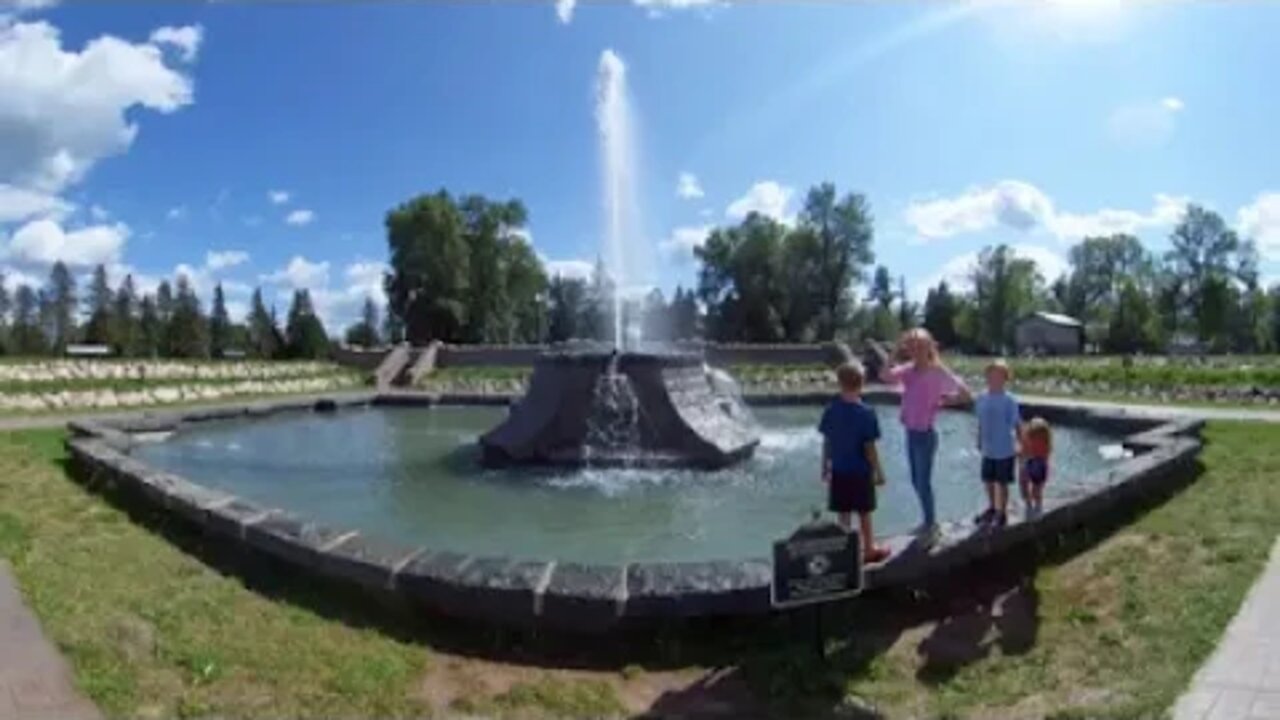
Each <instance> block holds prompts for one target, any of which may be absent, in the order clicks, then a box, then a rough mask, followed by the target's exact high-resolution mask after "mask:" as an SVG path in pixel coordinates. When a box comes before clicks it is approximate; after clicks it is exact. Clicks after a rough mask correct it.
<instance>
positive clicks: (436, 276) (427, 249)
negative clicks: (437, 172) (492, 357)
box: [294, 190, 472, 344]
mask: <svg viewBox="0 0 1280 720" xmlns="http://www.w3.org/2000/svg"><path fill="white" fill-rule="evenodd" d="M386 228H387V244H388V246H389V248H390V252H391V272H390V273H388V274H387V277H386V280H385V285H386V291H387V300H388V313H389V314H393V315H395V316H396V317H397V318H399V319H400V320H401V321H402V322H403V323H404V326H405V332H406V335H407V338H408V340H409V341H410V342H413V343H417V344H423V343H426V342H428V341H430V340H444V341H457V340H460V339H462V331H463V328H464V325H465V323H466V310H467V302H466V301H467V290H468V284H469V282H470V279H471V277H472V276H471V269H470V254H469V252H468V248H467V239H466V236H465V228H464V220H463V216H462V213H461V212H460V211H459V209H458V206H457V205H456V204H455V203H454V202H453V198H452V197H450V195H449V193H447V192H445V191H444V190H440V191H439V192H437V193H435V194H434V195H421V196H419V197H417V198H414V199H413V200H410V201H409V202H407V203H404V204H402V205H400V206H399V207H397V208H396V209H394V210H392V211H391V212H389V213H387V218H386ZM294 299H295V300H297V298H296V296H295V298H294Z"/></svg>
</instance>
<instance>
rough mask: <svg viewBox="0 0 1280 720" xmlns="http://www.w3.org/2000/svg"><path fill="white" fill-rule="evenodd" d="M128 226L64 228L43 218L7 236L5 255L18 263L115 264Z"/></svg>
mask: <svg viewBox="0 0 1280 720" xmlns="http://www.w3.org/2000/svg"><path fill="white" fill-rule="evenodd" d="M128 238H129V228H128V226H127V225H125V224H123V223H115V224H113V225H91V226H89V227H84V228H80V229H77V230H71V231H68V230H65V229H64V228H63V227H62V225H61V224H59V223H58V222H57V221H55V220H52V219H49V218H43V219H40V220H33V221H31V222H29V223H27V224H26V225H23V226H22V227H21V228H19V229H18V230H17V232H15V233H14V234H13V237H11V238H9V242H8V243H7V244H6V245H5V247H4V255H5V257H7V258H9V259H12V260H16V261H19V262H27V263H34V264H46V265H47V264H53V263H54V262H57V261H59V260H61V261H63V262H65V263H67V264H68V265H77V266H83V265H95V264H97V263H115V262H118V261H119V259H120V255H121V252H122V251H123V250H124V243H125V241H126V240H127V239H128Z"/></svg>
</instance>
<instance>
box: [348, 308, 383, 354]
mask: <svg viewBox="0 0 1280 720" xmlns="http://www.w3.org/2000/svg"><path fill="white" fill-rule="evenodd" d="M346 341H347V344H348V345H358V346H360V347H366V348H369V347H375V346H377V345H378V343H379V342H380V339H379V338H378V306H377V305H375V304H374V303H373V298H369V297H366V298H365V299H364V307H363V308H362V310H361V312H360V322H358V323H356V324H354V325H352V326H351V327H349V328H347V335H346Z"/></svg>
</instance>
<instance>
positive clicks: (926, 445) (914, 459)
mask: <svg viewBox="0 0 1280 720" xmlns="http://www.w3.org/2000/svg"><path fill="white" fill-rule="evenodd" d="M872 347H874V348H875V350H876V352H877V353H878V354H879V355H880V360H881V364H880V381H881V382H884V383H886V384H889V385H902V408H901V415H900V417H901V420H902V426H903V428H904V429H905V430H906V433H907V443H906V444H907V464H908V465H909V466H910V467H911V486H912V487H913V488H915V491H916V496H917V497H919V498H920V508H921V510H922V512H923V514H924V524H923V525H921V526H920V530H919V535H920V537H921V539H922V540H923V541H924V542H925V543H926V544H932V543H933V542H934V541H935V540H936V539H937V537H938V522H937V516H936V514H935V512H934V504H933V457H934V454H935V453H937V450H938V432H937V430H935V429H934V427H933V423H934V420H935V419H937V417H938V410H939V409H941V408H942V406H943V405H946V404H956V405H963V404H965V403H968V402H969V401H970V399H971V396H970V394H969V388H968V387H966V386H965V384H964V382H963V381H962V380H960V378H958V377H956V376H955V374H954V373H952V372H951V371H950V370H948V369H947V367H946V366H945V365H943V364H942V361H941V359H940V358H939V357H938V344H937V343H936V342H934V340H933V336H932V335H930V334H929V331H928V330H924V329H922V328H917V329H915V330H908V331H907V332H905V333H903V335H902V340H901V341H900V343H899V346H898V354H899V355H906V356H907V357H910V358H911V362H909V363H904V364H902V365H896V366H890V364H889V358H888V356H887V355H886V354H885V352H884V350H882V349H881V348H880V347H879V346H878V345H872Z"/></svg>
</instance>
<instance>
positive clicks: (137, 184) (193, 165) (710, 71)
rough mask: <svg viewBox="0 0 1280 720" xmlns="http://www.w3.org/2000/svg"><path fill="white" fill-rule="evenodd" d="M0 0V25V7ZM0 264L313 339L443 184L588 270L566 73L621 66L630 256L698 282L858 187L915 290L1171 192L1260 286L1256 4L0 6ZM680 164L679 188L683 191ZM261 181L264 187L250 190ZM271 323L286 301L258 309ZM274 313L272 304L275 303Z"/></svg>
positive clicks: (590, 177) (574, 101)
mask: <svg viewBox="0 0 1280 720" xmlns="http://www.w3.org/2000/svg"><path fill="white" fill-rule="evenodd" d="M5 8H7V10H6V9H5ZM0 14H5V15H6V17H5V19H3V20H0V265H2V266H3V268H4V269H5V270H6V272H7V274H8V275H9V277H10V284H11V285H12V284H13V283H14V282H15V281H22V280H24V279H25V280H27V281H36V280H38V279H41V278H43V277H44V276H45V274H46V273H47V270H48V265H49V263H50V262H52V261H53V260H54V259H57V258H61V259H64V260H67V261H69V262H72V263H74V264H76V265H77V266H78V267H80V268H82V269H85V270H87V269H88V267H90V266H91V264H92V263H95V262H105V263H107V264H108V265H109V266H110V267H111V269H112V273H113V275H115V276H117V277H118V276H120V275H121V274H122V273H124V272H133V273H135V275H136V276H137V277H139V278H140V279H141V281H142V284H143V285H144V286H150V285H152V284H154V283H155V282H156V281H158V279H159V278H161V277H166V276H172V275H173V274H174V273H176V272H185V273H187V274H189V275H190V276H192V278H193V279H194V280H195V281H196V284H197V287H198V288H199V289H201V290H202V291H203V292H204V297H205V299H206V301H207V299H208V292H209V289H210V288H211V287H212V283H213V282H214V281H215V280H222V281H223V282H224V284H225V285H226V286H227V288H228V291H229V294H230V297H231V300H232V301H233V303H232V306H233V313H234V312H237V311H240V310H242V309H243V307H244V303H245V301H246V300H247V297H248V292H249V290H250V289H251V288H252V287H253V286H255V285H262V286H263V287H264V288H265V289H266V290H267V294H268V297H269V298H277V302H279V300H278V298H281V297H283V296H284V295H285V294H287V293H289V292H291V290H292V289H293V288H294V287H299V286H306V287H310V288H311V289H312V291H313V294H315V295H316V296H317V299H318V302H319V305H320V307H321V310H322V311H323V313H324V315H325V317H326V319H327V320H328V321H329V322H330V323H331V324H332V325H334V326H335V327H332V328H331V330H334V331H336V330H337V329H338V327H336V326H339V325H341V324H343V323H345V322H348V321H350V319H351V318H352V317H353V316H354V313H355V311H356V309H357V308H358V306H359V304H360V303H361V302H362V301H363V298H364V297H365V296H366V295H370V294H371V295H373V296H375V297H380V290H379V273H380V272H381V269H382V263H383V262H384V261H385V258H386V246H385V238H384V236H383V233H382V219H383V216H384V214H385V212H386V211H387V210H388V209H389V208H391V207H393V206H394V205H395V204H397V203H399V202H401V201H403V200H405V199H407V198H409V197H411V196H412V195H414V194H415V193H418V192H425V191H432V190H435V189H437V188H439V187H447V188H449V189H450V190H453V191H456V192H479V193H484V194H486V195H490V196H494V197H518V198H520V199H522V200H523V201H524V202H525V203H526V205H527V207H528V209H529V214H530V226H529V230H530V233H531V237H532V241H533V243H534V245H535V246H536V248H537V250H538V252H539V253H540V254H541V255H542V256H543V257H545V258H546V259H547V260H548V261H550V263H551V267H552V268H553V269H555V270H556V271H560V272H566V273H573V272H580V271H581V270H582V268H583V267H585V266H586V264H587V263H589V262H590V261H592V260H593V259H594V258H595V257H596V255H597V254H599V253H600V249H599V245H600V243H599V238H600V236H601V234H602V231H601V228H602V227H603V217H602V215H603V213H602V210H601V201H600V196H601V192H600V190H599V187H600V175H601V172H600V160H599V157H598V151H597V135H596V128H595V118H594V116H593V82H594V76H595V72H596V68H597V64H598V63H599V59H600V56H601V53H602V52H603V51H605V50H606V49H612V50H613V51H614V52H616V53H617V54H618V55H619V56H620V57H621V58H622V59H623V61H624V62H625V63H626V65H627V75H628V80H629V85H630V94H631V99H632V103H633V108H634V110H635V116H636V121H637V131H636V135H637V142H638V146H639V152H638V158H639V162H638V168H637V177H638V181H637V187H636V195H637V199H638V202H639V204H640V207H641V213H640V214H641V218H642V220H641V226H642V227H641V231H640V232H639V233H638V237H637V238H636V240H635V242H636V244H637V246H638V247H641V248H643V250H642V253H643V254H645V255H648V256H649V257H650V258H651V260H652V261H651V262H650V263H649V264H648V265H649V267H648V272H647V273H646V275H647V277H645V278H640V279H639V281H640V282H648V283H653V284H656V285H659V286H661V287H664V288H670V287H672V286H674V285H675V284H676V283H677V282H684V283H689V282H691V281H692V280H693V277H694V265H693V263H692V261H691V259H690V254H689V253H690V248H692V247H693V246H695V245H696V244H697V243H699V242H700V241H701V240H702V238H703V237H705V233H706V229H707V228H708V227H710V226H713V225H716V224H722V223H726V222H730V221H732V220H733V219H734V218H735V217H737V216H739V215H740V214H741V213H744V212H746V211H748V210H751V209H754V210H759V211H763V212H767V213H770V214H773V215H775V216H777V217H779V218H780V219H783V220H787V219H789V218H791V217H793V216H794V214H795V212H796V210H797V209H798V206H799V203H800V201H801V199H802V196H803V194H804V191H805V189H806V188H807V187H808V186H810V185H812V184H815V183H817V182H820V181H823V180H830V181H833V182H835V183H836V184H837V186H838V187H839V188H840V189H841V190H842V191H844V190H854V191H858V192H863V193H865V194H866V195H867V196H868V198H869V200H870V203H871V206H872V209H873V211H874V213H875V217H876V252H877V255H878V259H879V260H880V261H881V262H883V263H884V264H886V265H888V266H889V267H890V269H891V270H892V271H893V272H894V273H895V274H902V275H905V276H906V278H907V280H908V285H909V287H911V288H912V289H913V291H919V290H922V289H923V288H924V287H925V286H926V285H927V284H930V283H933V282H936V281H937V279H939V278H942V277H953V278H958V277H960V276H962V275H963V274H964V270H965V268H966V267H967V265H968V263H970V262H971V261H972V257H973V255H974V253H976V251H977V250H978V249H980V248H981V247H983V246H984V245H986V244H991V243H995V242H1008V243H1011V244H1013V245H1015V246H1016V247H1017V248H1018V249H1019V251H1020V252H1022V253H1024V254H1027V255H1030V256H1031V257H1033V258H1035V259H1036V260H1037V261H1038V262H1040V264H1041V266H1042V268H1043V270H1044V271H1045V273H1046V275H1050V276H1052V275H1053V274H1054V273H1057V272H1060V271H1061V269H1062V267H1063V257H1064V256H1065V252H1066V249H1067V248H1068V247H1069V246H1070V244H1071V243H1072V242H1074V241H1075V240H1076V239H1078V238H1079V237H1080V236H1081V235H1083V234H1092V233H1098V232H1111V231H1129V232H1134V233H1136V234H1138V235H1139V236H1140V237H1142V238H1143V239H1144V240H1145V241H1147V242H1148V244H1149V245H1150V246H1151V247H1152V248H1155V249H1159V248H1162V247H1164V245H1165V237H1166V236H1167V234H1168V231H1169V229H1170V227H1171V225H1172V223H1173V222H1175V221H1176V219H1177V217H1178V214H1179V213H1180V212H1181V209H1182V207H1183V206H1184V205H1185V203H1186V202H1188V201H1193V202H1200V203H1203V204H1206V205H1208V206H1210V207H1212V208H1214V209H1216V210H1217V211H1218V212H1220V213H1221V214H1222V215H1223V216H1224V217H1225V218H1227V220H1228V221H1229V222H1230V223H1232V224H1233V225H1235V226H1237V227H1238V228H1239V229H1240V230H1241V231H1242V232H1244V233H1246V234H1247V235H1249V236H1251V237H1253V238H1254V239H1256V240H1257V241H1258V243H1259V245H1260V247H1261V248H1262V249H1263V253H1264V257H1266V258H1267V260H1266V262H1265V263H1264V273H1265V274H1266V275H1268V276H1270V277H1273V278H1277V279H1280V172H1278V171H1277V168H1280V149H1277V145H1276V143H1275V142H1274V130H1273V128H1274V126H1275V123H1276V119H1277V118H1280V93H1276V92H1275V91H1274V88H1275V81H1274V79H1273V77H1272V75H1273V73H1274V69H1275V68H1276V67H1278V66H1280V45H1277V44H1276V43H1275V42H1274V31H1275V28H1277V27H1280V5H1277V4H1274V3H1268V4H1263V3H1251V2H1238V3H1209V2H1204V3H1190V2H1187V3H1183V2H1177V3H1153V2H1146V3H1132V2H1130V3H1125V2H1118V1H1115V0H1111V1H1109V0H1058V1H1054V0H1046V1H1045V2H1039V3H1029V2H1027V3H1008V2H1003V3H1002V2H977V3H966V4H962V3H958V2H957V3H942V2H938V3H923V2H921V3H908V2H903V3H888V2H883V3H870V2H867V3H861V2H859V3H854V2H850V3H808V4H804V3H789V2H749V3H748V2H743V3H735V2H714V3H709V2H704V1H703V0H637V1H636V2H632V3H628V2H623V0H615V1H613V2H607V3H606V2H593V1H592V0H580V1H579V2H577V3H571V2H568V0H559V2H555V1H553V0H547V1H546V2H527V3H463V2H453V3H447V2H430V3H429V2H419V3H410V2H404V3H394V2H379V3H355V2H350V3H339V2H332V3H316V4H295V3H274V4H272V3H250V2H240V3H194V2H192V3H154V2H152V3H134V4H119V3H107V2H103V3H87V2H79V3H63V4H57V3H50V2H48V0H17V2H16V3H15V0H0ZM682 175H684V176H686V177H685V178H684V180H683V181H682V180H681V177H682ZM273 193H274V195H273ZM282 304H283V303H282ZM282 309H283V308H282Z"/></svg>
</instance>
